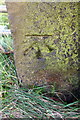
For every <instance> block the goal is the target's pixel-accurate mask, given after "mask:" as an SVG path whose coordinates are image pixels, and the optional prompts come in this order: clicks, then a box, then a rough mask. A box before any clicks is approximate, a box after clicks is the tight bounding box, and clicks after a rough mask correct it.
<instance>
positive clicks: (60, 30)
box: [6, 2, 79, 90]
mask: <svg viewBox="0 0 80 120" xmlns="http://www.w3.org/2000/svg"><path fill="white" fill-rule="evenodd" d="M6 5H7V10H8V15H9V20H10V25H11V32H12V36H13V38H14V56H15V65H16V69H17V74H18V78H19V82H20V83H22V84H23V86H35V85H36V86H38V85H49V84H52V85H55V86H56V88H57V89H60V88H61V89H68V90H71V89H72V86H75V87H78V83H79V78H78V74H77V70H78V69H79V53H78V52H79V49H78V48H79V41H78V3H77V2H67V3H66V2H64V3H63V2H60V3H54V2H49V3H48V2H33V3H31V2H6Z"/></svg>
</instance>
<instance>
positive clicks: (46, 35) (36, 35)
mask: <svg viewBox="0 0 80 120" xmlns="http://www.w3.org/2000/svg"><path fill="white" fill-rule="evenodd" d="M25 36H31V37H32V36H35V37H36V36H39V37H45V36H46V37H48V36H52V35H35V34H34V35H25Z"/></svg>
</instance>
